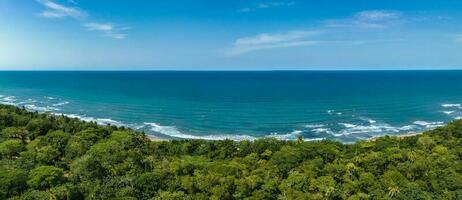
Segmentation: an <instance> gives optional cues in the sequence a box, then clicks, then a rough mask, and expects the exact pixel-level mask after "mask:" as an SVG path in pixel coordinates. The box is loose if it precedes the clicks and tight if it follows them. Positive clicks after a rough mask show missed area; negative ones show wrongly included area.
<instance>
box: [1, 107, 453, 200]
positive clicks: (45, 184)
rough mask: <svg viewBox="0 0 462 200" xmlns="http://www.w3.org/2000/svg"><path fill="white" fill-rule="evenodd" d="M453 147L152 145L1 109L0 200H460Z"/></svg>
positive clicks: (406, 143)
mask: <svg viewBox="0 0 462 200" xmlns="http://www.w3.org/2000/svg"><path fill="white" fill-rule="evenodd" d="M461 139H462V121H460V120H459V121H454V122H451V123H449V124H448V125H446V126H444V127H440V128H436V129H434V130H431V131H427V132H424V133H423V134H420V135H417V136H410V137H390V136H384V137H380V138H377V139H375V140H371V141H359V142H357V143H354V144H342V143H339V142H335V141H327V140H325V141H312V142H304V141H303V140H302V139H299V140H296V141H281V140H276V139H259V140H255V141H239V142H236V141H231V140H223V141H205V140H171V141H151V140H150V139H149V138H148V137H147V136H146V135H145V134H144V133H142V132H136V131H133V130H131V129H128V128H124V127H115V126H110V125H108V126H99V125H97V124H96V123H92V122H84V121H81V120H78V119H72V118H69V117H65V116H55V115H52V114H47V113H36V112H29V111H27V110H25V109H23V108H17V107H13V106H6V105H0V159H1V160H0V199H14V200H20V199H21V200H22V199H25V200H26V199H156V200H157V199H172V200H176V199H178V200H180V199H191V200H193V199H225V200H226V199H249V200H250V199H268V200H271V199H351V200H353V199H355V200H356V199H357V200H359V199H405V200H408V199H462V162H461V157H462V140H461Z"/></svg>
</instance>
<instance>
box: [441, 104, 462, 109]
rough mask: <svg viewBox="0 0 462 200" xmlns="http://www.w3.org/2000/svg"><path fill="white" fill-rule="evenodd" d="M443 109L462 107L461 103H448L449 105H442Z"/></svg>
mask: <svg viewBox="0 0 462 200" xmlns="http://www.w3.org/2000/svg"><path fill="white" fill-rule="evenodd" d="M441 106H442V107H445V108H450V107H461V105H460V103H448V104H442V105H441Z"/></svg>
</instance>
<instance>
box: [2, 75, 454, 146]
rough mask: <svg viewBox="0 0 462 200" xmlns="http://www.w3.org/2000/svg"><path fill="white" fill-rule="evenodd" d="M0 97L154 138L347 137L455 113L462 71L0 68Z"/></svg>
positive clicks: (409, 127)
mask: <svg viewBox="0 0 462 200" xmlns="http://www.w3.org/2000/svg"><path fill="white" fill-rule="evenodd" d="M0 103H3V104H11V105H17V106H24V107H25V108H27V109H29V110H34V111H39V112H53V113H57V114H65V115H68V116H71V117H78V118H81V119H83V120H88V121H97V122H98V123H99V124H107V123H110V124H114V125H119V126H129V127H132V128H135V129H139V130H143V131H145V132H146V133H148V134H150V135H153V136H156V137H160V138H197V139H199V138H203V139H225V138H229V139H234V140H242V139H255V138H260V137H276V138H279V139H296V138H297V137H298V136H303V137H304V138H305V139H306V140H319V139H335V140H339V141H342V142H352V141H356V140H358V139H367V138H371V137H376V136H380V135H383V134H390V135H397V134H406V133H410V132H419V131H422V130H426V129H431V128H434V127H438V126H441V125H443V124H444V123H447V122H449V121H452V120H454V119H458V118H460V117H461V116H462V106H461V105H460V104H461V103H462V71H274V72H167V71H165V72H161V71H158V72H0Z"/></svg>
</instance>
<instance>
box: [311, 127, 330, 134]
mask: <svg viewBox="0 0 462 200" xmlns="http://www.w3.org/2000/svg"><path fill="white" fill-rule="evenodd" d="M311 131H313V132H315V133H327V134H329V135H334V132H333V131H332V130H331V129H330V128H315V129H312V130H311Z"/></svg>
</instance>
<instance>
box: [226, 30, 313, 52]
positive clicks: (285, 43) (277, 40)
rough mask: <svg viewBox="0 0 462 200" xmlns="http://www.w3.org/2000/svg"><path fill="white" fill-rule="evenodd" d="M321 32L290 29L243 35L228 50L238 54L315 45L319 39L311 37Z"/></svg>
mask: <svg viewBox="0 0 462 200" xmlns="http://www.w3.org/2000/svg"><path fill="white" fill-rule="evenodd" d="M319 33H320V32H319V31H288V32H286V33H278V34H270V33H263V34H259V35H256V36H252V37H243V38H239V39H237V40H236V41H235V42H234V43H233V47H232V48H231V49H230V50H229V51H228V52H227V55H228V56H236V55H240V54H243V53H248V52H252V51H258V50H263V49H275V48H284V47H295V46H307V45H315V44H317V43H319V41H316V40H310V39H309V37H310V36H314V35H317V34H319Z"/></svg>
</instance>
